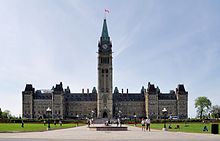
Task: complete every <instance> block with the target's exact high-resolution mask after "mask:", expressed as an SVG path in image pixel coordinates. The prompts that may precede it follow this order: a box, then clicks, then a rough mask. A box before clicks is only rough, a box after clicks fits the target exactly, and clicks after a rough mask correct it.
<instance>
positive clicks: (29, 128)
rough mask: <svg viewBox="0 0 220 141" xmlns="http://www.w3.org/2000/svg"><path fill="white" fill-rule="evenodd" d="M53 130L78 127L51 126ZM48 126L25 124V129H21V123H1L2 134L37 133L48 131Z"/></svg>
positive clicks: (0, 130)
mask: <svg viewBox="0 0 220 141" xmlns="http://www.w3.org/2000/svg"><path fill="white" fill-rule="evenodd" d="M50 126H51V129H62V128H71V127H76V124H63V125H62V126H60V125H59V124H57V125H54V124H51V125H50ZM46 130H47V124H46V125H45V126H44V124H40V123H25V124H24V128H22V127H21V123H0V132H34V131H35V132H36V131H46Z"/></svg>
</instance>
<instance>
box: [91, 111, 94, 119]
mask: <svg viewBox="0 0 220 141" xmlns="http://www.w3.org/2000/svg"><path fill="white" fill-rule="evenodd" d="M94 114H95V112H94V111H93V110H92V114H91V116H92V118H93V116H94Z"/></svg>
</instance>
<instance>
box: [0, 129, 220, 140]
mask: <svg viewBox="0 0 220 141" xmlns="http://www.w3.org/2000/svg"><path fill="white" fill-rule="evenodd" d="M50 140H55V141H61V140H62V141H70V140H79V141H82V140H94V141H96V140H98V141H99V140H100V141H102V140H105V141H108V140H109V141H110V140H116V141H119V140H124V141H125V140H126V141H128V140H131V141H133V140H137V141H151V140H156V141H220V135H212V134H194V133H180V132H164V131H159V130H152V131H151V132H143V131H141V128H137V127H131V126H129V127H128V131H90V130H89V129H88V128H87V126H81V127H75V128H70V129H61V130H53V131H45V132H27V133H0V141H50Z"/></svg>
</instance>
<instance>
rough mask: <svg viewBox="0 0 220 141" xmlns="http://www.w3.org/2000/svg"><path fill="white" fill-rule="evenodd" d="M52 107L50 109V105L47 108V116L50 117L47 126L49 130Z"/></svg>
mask: <svg viewBox="0 0 220 141" xmlns="http://www.w3.org/2000/svg"><path fill="white" fill-rule="evenodd" d="M51 111H52V110H51V109H50V107H48V108H47V109H46V113H47V117H48V119H47V123H48V126H47V129H48V130H49V129H50V114H51Z"/></svg>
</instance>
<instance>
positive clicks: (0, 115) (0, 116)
mask: <svg viewBox="0 0 220 141" xmlns="http://www.w3.org/2000/svg"><path fill="white" fill-rule="evenodd" d="M0 118H2V109H1V108H0Z"/></svg>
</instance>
